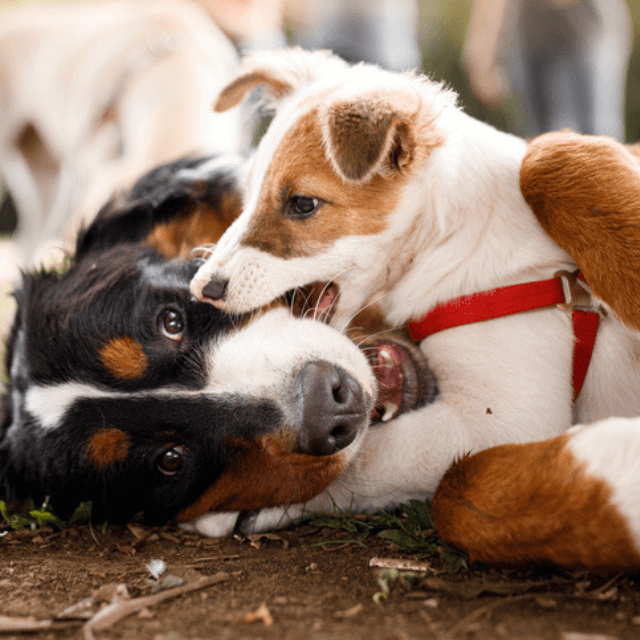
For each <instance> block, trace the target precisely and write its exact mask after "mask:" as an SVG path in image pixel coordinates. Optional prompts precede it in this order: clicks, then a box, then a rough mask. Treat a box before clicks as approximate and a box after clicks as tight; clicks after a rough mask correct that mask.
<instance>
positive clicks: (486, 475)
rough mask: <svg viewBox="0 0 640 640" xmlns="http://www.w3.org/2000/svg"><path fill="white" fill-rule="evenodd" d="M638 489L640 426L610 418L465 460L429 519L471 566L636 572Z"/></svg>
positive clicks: (639, 564)
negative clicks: (532, 566) (559, 434)
mask: <svg viewBox="0 0 640 640" xmlns="http://www.w3.org/2000/svg"><path fill="white" fill-rule="evenodd" d="M639 487H640V421H639V420H638V419H635V418H632V419H622V418H613V419H610V420H606V421H603V422H600V423H596V424H594V425H590V426H587V427H576V428H575V429H572V430H571V431H570V432H569V433H566V434H564V435H561V436H558V437H556V438H553V439H551V440H546V441H543V442H534V443H528V444H519V445H516V444H508V445H504V446H500V447H493V448H491V449H487V450H485V451H482V452H480V453H478V454H476V455H473V456H467V457H464V458H462V459H461V460H460V461H458V462H457V463H456V464H454V465H453V466H452V467H451V468H450V469H449V470H448V471H447V473H446V474H445V476H444V478H443V479H442V481H441V483H440V485H439V486H438V489H437V491H436V494H435V497H434V500H433V505H432V515H433V520H434V524H435V526H436V528H437V530H438V532H439V534H440V535H441V536H442V537H443V538H444V539H445V540H446V541H447V542H449V543H451V544H453V545H454V546H456V547H458V548H460V549H463V550H464V551H466V552H467V553H468V554H469V557H470V559H471V561H472V562H475V561H479V562H486V563H493V564H513V565H524V564H536V565H540V564H554V565H559V566H564V567H571V568H586V569H589V570H591V571H600V572H614V571H637V570H638V569H640V509H639V508H638V505H639V504H640V489H639Z"/></svg>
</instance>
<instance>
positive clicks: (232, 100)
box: [213, 69, 292, 113]
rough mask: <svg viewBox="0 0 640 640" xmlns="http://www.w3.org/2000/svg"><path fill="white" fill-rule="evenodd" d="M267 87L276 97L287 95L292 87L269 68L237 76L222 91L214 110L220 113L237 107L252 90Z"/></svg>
mask: <svg viewBox="0 0 640 640" xmlns="http://www.w3.org/2000/svg"><path fill="white" fill-rule="evenodd" d="M262 86H264V87H267V88H268V90H269V92H270V93H271V94H272V95H273V96H274V97H276V98H279V97H281V96H284V95H286V94H287V93H289V92H290V91H291V89H292V87H291V85H290V84H288V83H287V82H285V81H284V80H282V79H281V78H278V77H277V76H276V75H275V74H274V73H272V72H270V71H269V70H263V69H261V70H259V71H253V72H251V73H247V74H245V75H242V76H240V77H239V78H235V79H234V80H233V81H232V82H230V83H229V84H228V85H227V86H226V87H225V88H224V89H223V90H222V92H221V93H220V95H219V96H218V99H217V101H216V103H215V104H214V105H213V110H214V111H217V112H218V113H220V112H223V111H226V110H227V109H231V107H235V106H236V105H237V104H238V103H239V102H240V101H241V100H242V99H243V98H244V97H245V96H246V95H247V93H249V92H250V91H253V90H254V89H257V88H258V87H262Z"/></svg>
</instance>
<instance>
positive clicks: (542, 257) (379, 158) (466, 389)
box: [191, 50, 640, 568]
mask: <svg viewBox="0 0 640 640" xmlns="http://www.w3.org/2000/svg"><path fill="white" fill-rule="evenodd" d="M259 85H260V86H263V87H264V90H265V92H266V93H268V94H270V95H271V96H272V98H273V100H274V104H275V105H276V111H275V116H274V119H273V121H272V123H271V125H270V127H269V129H268V131H267V133H266V135H265V136H264V138H263V139H262V141H261V142H260V145H259V147H258V150H257V152H256V154H255V156H254V158H253V159H252V161H251V164H250V167H249V170H248V186H247V195H246V199H245V203H246V204H245V206H244V210H243V212H242V214H241V215H240V216H239V217H238V219H237V220H236V221H235V222H234V223H233V224H232V226H231V227H230V228H229V230H228V231H227V232H226V233H225V235H224V236H223V238H222V239H221V241H220V242H219V243H218V244H217V246H216V247H215V249H214V250H213V251H212V253H211V255H210V256H209V257H208V259H207V261H206V262H205V264H203V265H202V266H201V267H200V269H199V270H198V272H197V273H196V275H195V278H194V280H193V282H192V284H191V290H192V291H193V293H194V294H195V295H196V296H197V297H198V298H199V299H200V300H202V301H206V302H211V303H213V305H215V306H216V307H218V308H220V309H222V310H224V311H226V312H228V313H247V312H250V311H252V310H254V309H257V308H260V307H263V306H264V305H267V304H269V303H270V302H272V301H273V300H274V299H276V298H278V297H279V296H281V295H283V294H284V293H285V292H287V291H289V290H291V289H294V288H296V287H303V286H307V285H310V284H313V283H318V282H319V283H325V290H326V291H327V292H328V295H330V297H331V304H332V305H333V307H334V310H333V316H332V317H333V319H332V323H333V325H334V326H336V327H338V328H339V329H343V328H345V327H346V326H347V325H348V324H349V323H350V322H351V320H352V319H353V318H354V317H355V316H356V314H358V312H360V311H361V310H362V309H364V308H367V307H375V308H376V309H377V310H379V311H380V313H381V314H382V316H383V318H384V319H385V321H386V322H388V323H389V324H391V325H393V326H404V325H407V324H408V325H409V328H410V330H411V332H412V334H413V336H414V338H415V340H416V341H417V342H419V344H420V348H421V350H422V351H423V353H424V354H425V356H426V358H427V360H428V363H429V365H430V367H431V368H432V369H433V371H434V373H435V375H436V378H437V380H438V388H439V395H438V397H437V398H436V400H435V401H434V402H432V403H430V404H428V405H426V406H424V407H421V408H418V409H416V410H415V411H412V412H408V413H405V414H403V415H401V416H399V417H398V418H396V419H394V420H392V421H391V422H389V423H388V424H387V425H385V427H384V429H371V430H370V431H369V433H368V434H367V437H366V440H365V443H364V445H363V447H362V449H361V451H360V452H359V454H358V456H356V458H355V459H354V460H353V461H352V462H351V464H350V466H349V468H348V475H347V476H346V477H348V478H349V480H350V482H349V483H346V484H345V485H343V487H344V488H345V490H344V491H341V488H340V487H338V488H337V489H336V493H335V494H334V496H333V497H334V499H335V500H336V502H337V503H338V505H339V506H341V507H345V508H347V507H351V508H354V509H373V508H385V507H391V506H394V505H397V504H399V503H400V502H403V501H407V500H409V499H413V498H417V499H419V498H424V497H425V496H430V495H433V493H434V492H435V491H436V487H438V483H439V482H440V480H441V478H442V477H443V475H444V474H445V472H446V471H447V469H448V468H449V467H450V465H451V464H452V463H453V462H454V461H455V460H456V459H458V458H460V457H463V456H466V455H467V454H469V453H475V452H483V453H480V454H479V455H478V456H472V457H471V458H465V459H464V460H463V462H462V463H461V464H459V465H457V466H456V467H454V469H453V470H452V471H450V473H449V474H447V477H446V486H448V487H449V488H451V487H453V493H447V491H446V490H445V489H444V488H443V486H442V485H441V488H440V489H439V492H438V494H437V495H436V497H435V500H434V511H435V515H436V519H437V522H438V523H439V526H440V528H441V529H442V532H443V533H444V534H445V538H446V537H447V536H450V539H451V540H453V541H455V542H457V544H459V545H460V546H462V547H464V548H467V549H468V550H470V552H471V555H472V558H476V559H483V558H484V559H493V560H494V561H495V560H499V561H502V562H508V561H515V562H522V561H526V560H528V561H534V562H542V561H545V560H546V561H548V560H549V558H550V557H552V558H553V561H554V562H559V563H563V562H564V563H567V564H569V565H580V564H582V565H585V566H590V567H592V568H593V567H596V568H602V567H607V566H621V565H620V564H619V563H620V562H621V557H624V558H627V559H628V558H631V560H628V562H629V563H631V564H635V565H636V566H637V563H638V562H639V561H640V555H639V551H640V511H638V509H637V504H638V503H639V501H638V498H639V497H640V496H639V495H638V486H639V485H638V482H637V481H638V479H640V468H639V466H638V460H640V431H638V425H637V424H636V422H635V421H633V420H631V421H627V420H623V419H622V418H624V417H633V416H637V415H638V414H639V413H640V376H639V375H638V372H639V368H638V354H639V353H640V341H639V339H638V334H637V333H636V332H635V331H634V330H632V329H629V328H628V327H627V326H625V325H624V324H622V323H621V322H619V320H618V319H617V317H616V315H615V314H614V313H613V312H612V311H611V308H610V307H609V306H608V305H607V304H605V303H603V302H601V301H600V300H598V299H594V298H593V297H592V296H591V295H590V291H589V289H588V286H587V285H585V284H584V283H583V282H582V280H580V279H578V278H577V277H576V276H575V275H574V274H573V272H574V271H575V270H576V264H575V262H574V261H573V259H572V257H571V255H570V254H569V253H567V251H565V249H562V248H561V247H560V246H559V245H558V244H557V243H556V242H554V241H553V240H552V239H551V238H550V237H549V236H548V235H547V234H546V233H545V231H544V230H543V228H542V227H541V226H540V223H539V222H538V220H537V219H536V217H535V215H534V213H533V212H532V209H531V208H530V207H529V205H528V204H527V202H526V201H525V199H524V197H523V194H522V192H521V189H520V171H521V165H522V164H523V159H524V158H525V154H526V153H527V145H526V143H525V142H524V141H523V140H521V139H518V138H516V137H513V136H511V135H508V134H505V133H501V132H499V131H497V130H495V129H493V128H491V127H489V126H487V125H485V124H483V123H481V122H478V121H476V120H474V119H473V118H471V117H469V116H467V115H466V114H465V113H464V112H463V111H462V110H461V109H460V108H459V107H458V106H457V104H456V98H455V95H453V94H452V93H451V92H450V91H448V90H446V89H444V88H443V87H442V86H441V85H440V84H437V83H434V82H432V81H431V80H429V79H427V78H425V77H423V76H419V75H415V74H404V75H399V74H392V73H389V72H386V71H383V70H381V69H379V68H376V67H374V66H369V65H356V66H349V65H347V64H346V63H344V62H342V61H341V60H340V59H338V58H337V57H334V56H332V55H330V54H327V53H325V52H315V53H308V52H304V51H302V50H289V51H284V52H278V53H265V54H255V55H253V56H250V57H248V58H246V59H245V60H244V62H243V64H242V65H241V67H240V69H239V70H238V73H237V75H236V76H235V78H233V79H232V80H231V81H230V83H229V84H228V85H227V86H226V87H225V88H224V89H223V91H222V93H221V94H220V96H219V98H218V101H217V104H216V109H217V110H219V111H223V110H226V109H229V108H231V107H233V106H235V105H237V104H238V103H239V102H240V101H241V100H242V98H243V97H244V96H245V95H246V94H248V93H249V92H250V91H251V90H252V89H254V88H255V87H257V86H259ZM574 364H575V366H574ZM613 416H615V417H618V418H619V419H617V420H614V421H609V422H607V421H605V419H607V418H610V417H613ZM595 421H601V422H599V423H598V424H597V425H596V426H592V427H588V428H580V429H578V430H574V431H569V430H570V428H571V427H572V425H575V424H586V423H591V422H595ZM603 439H604V444H603V443H602V440H603ZM534 442H535V444H529V445H525V446H524V448H523V447H522V445H518V444H517V443H534ZM505 444H509V445H510V446H509V447H507V448H506V449H505V448H503V447H499V448H497V449H490V448H491V447H494V446H495V445H505ZM484 450H488V451H484ZM609 459H611V464H609V462H608V460H609ZM544 469H548V470H549V472H548V474H547V473H545V472H543V470H544ZM498 470H499V472H498ZM452 474H453V475H452ZM576 479H579V483H578V486H580V487H582V489H581V492H582V493H580V494H579V496H578V497H577V498H576V501H575V502H572V501H571V500H569V498H568V497H567V496H568V493H567V492H569V493H570V490H571V487H572V486H575V485H574V481H576ZM467 483H469V487H470V493H469V494H465V492H464V491H463V490H462V489H461V487H465V486H467ZM445 495H446V496H447V497H446V498H445V497H444V496H445ZM461 496H462V497H461ZM541 496H548V498H549V499H548V500H546V499H542V498H541ZM567 500H569V502H567ZM457 501H459V502H457ZM454 505H457V506H458V507H459V509H457V510H456V509H454V508H453V507H454ZM532 505H535V508H534V507H533V506H532ZM604 505H606V508H605V506H604ZM600 507H602V508H603V509H604V510H602V511H601V510H600ZM592 508H595V510H596V511H598V512H599V513H603V514H604V513H605V511H606V513H607V515H605V516H603V518H602V520H601V522H602V523H606V522H615V525H614V526H613V528H614V529H615V531H617V532H621V534H620V536H621V537H620V538H619V539H616V541H615V543H613V544H611V545H601V544H599V543H595V544H594V539H595V538H594V537H593V536H592V535H591V531H592V530H591V529H587V530H585V529H584V528H581V527H582V523H583V519H584V518H588V517H591V516H590V515H589V511H590V510H591V509H592ZM544 509H549V512H548V513H545V512H544ZM551 513H553V515H551ZM516 515H519V516H521V518H522V519H523V520H519V519H518V518H517V517H516ZM454 516H455V517H454ZM450 518H451V519H450ZM549 520H551V521H553V522H554V524H553V526H551V527H549V526H546V525H545V523H547V522H548V521H549ZM523 521H524V522H526V523H528V524H527V526H525V527H524V529H523V528H522V527H523V524H522V523H523ZM265 522H266V520H265ZM560 523H561V525H560ZM556 524H559V525H560V529H558V528H557V527H556ZM512 527H515V529H513V528H512ZM596 528H597V526H596ZM489 530H490V532H489ZM514 530H517V531H526V532H527V533H526V535H524V534H521V535H520V537H519V538H517V537H516V538H513V531H514ZM560 530H562V531H566V530H570V531H571V533H570V534H569V536H568V538H567V537H566V536H565V537H562V541H561V540H560V536H559V533H558V532H559V531H560ZM469 531H473V533H472V534H471V535H470V534H469ZM485 534H486V535H485ZM465 535H466V538H465ZM563 535H564V534H563ZM501 536H503V537H504V539H505V540H512V539H515V540H516V542H514V543H513V544H511V545H505V546H502V545H501V544H494V543H495V541H496V540H500V539H501ZM556 536H558V549H560V551H559V552H558V553H555V552H553V551H550V547H552V546H553V541H554V539H555V538H556ZM578 538H579V539H578ZM567 539H568V540H569V542H567V543H565V542H566V540H567ZM487 540H491V544H489V543H487ZM491 554H494V555H493V556H492V555H491ZM495 554H498V555H499V558H497V557H496V556H495ZM625 562H626V560H625ZM625 566H626V565H625Z"/></svg>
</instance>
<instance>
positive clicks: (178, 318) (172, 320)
mask: <svg viewBox="0 0 640 640" xmlns="http://www.w3.org/2000/svg"><path fill="white" fill-rule="evenodd" d="M185 326H186V322H185V319H184V316H183V315H182V314H181V313H180V312H179V311H176V310H175V309H165V311H164V312H163V313H162V315H161V316H160V327H161V329H162V333H163V334H164V335H165V336H166V337H167V338H170V339H171V340H180V339H181V338H182V334H183V333H184V330H185Z"/></svg>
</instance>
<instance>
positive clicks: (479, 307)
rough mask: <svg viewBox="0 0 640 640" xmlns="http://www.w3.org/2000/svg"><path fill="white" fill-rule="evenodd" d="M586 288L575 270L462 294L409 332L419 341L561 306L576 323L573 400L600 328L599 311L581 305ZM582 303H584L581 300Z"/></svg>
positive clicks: (411, 324)
mask: <svg viewBox="0 0 640 640" xmlns="http://www.w3.org/2000/svg"><path fill="white" fill-rule="evenodd" d="M580 287H582V289H581V292H584V291H586V285H584V284H582V283H579V282H578V275H577V274H576V273H573V274H569V273H566V272H562V273H561V274H560V275H558V276H556V277H554V278H550V279H548V280H538V281H536V282H526V283H523V284H515V285H510V286H508V287H499V288H497V289H491V290H489V291H482V292H480V293H472V294H469V295H465V296H460V297H459V298H455V299H453V300H449V301H448V302H443V303H442V304H439V305H437V306H435V307H434V308H433V309H431V311H428V312H427V313H426V314H425V315H424V316H422V317H421V318H417V319H415V320H411V321H410V322H409V324H408V328H409V333H410V335H411V338H412V339H413V340H414V341H415V342H420V341H422V340H424V339H425V338H427V337H428V336H430V335H433V334H434V333H438V332H439V331H444V330H445V329H452V328H454V327H460V326H462V325H466V324H473V323H475V322H483V321H485V320H493V319H495V318H501V317H503V316H508V315H513V314H516V313H523V312H525V311H533V310H534V309H543V308H545V307H550V306H553V305H559V306H561V307H562V308H563V309H565V310H566V311H567V313H569V315H570V316H571V319H572V324H573V333H574V336H575V345H574V351H573V392H574V395H573V399H574V401H575V400H576V398H577V397H578V395H579V394H580V391H581V389H582V385H583V383H584V380H585V377H586V375H587V370H588V368H589V362H590V361H591V355H592V353H593V347H594V345H595V340H596V334H597V331H598V323H599V314H598V312H597V310H595V309H594V308H593V307H590V306H584V305H580V306H579V305H578V300H577V298H574V292H575V291H577V290H580ZM579 302H580V303H581V302H583V299H580V300H579Z"/></svg>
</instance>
